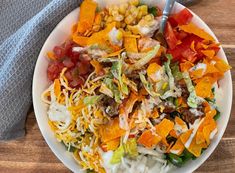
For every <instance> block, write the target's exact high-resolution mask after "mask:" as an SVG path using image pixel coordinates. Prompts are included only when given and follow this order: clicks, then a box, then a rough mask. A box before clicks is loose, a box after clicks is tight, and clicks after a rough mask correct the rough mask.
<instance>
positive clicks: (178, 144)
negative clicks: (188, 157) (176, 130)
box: [170, 138, 185, 155]
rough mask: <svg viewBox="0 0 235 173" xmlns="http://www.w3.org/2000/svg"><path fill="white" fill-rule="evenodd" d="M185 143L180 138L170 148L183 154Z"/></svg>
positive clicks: (178, 153)
mask: <svg viewBox="0 0 235 173" xmlns="http://www.w3.org/2000/svg"><path fill="white" fill-rule="evenodd" d="M184 148H185V147H184V144H183V143H182V142H181V140H180V138H179V139H177V141H176V143H175V144H174V145H173V147H172V148H171V149H170V152H171V153H174V154H177V155H181V154H182V153H183V151H184Z"/></svg>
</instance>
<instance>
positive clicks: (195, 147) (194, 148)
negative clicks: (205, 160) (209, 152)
mask: <svg viewBox="0 0 235 173" xmlns="http://www.w3.org/2000/svg"><path fill="white" fill-rule="evenodd" d="M202 148H207V145H206V143H205V142H204V143H201V144H197V143H196V136H195V137H194V138H193V140H192V142H191V144H190V146H189V148H188V151H189V152H190V153H192V154H193V155H194V156H195V157H199V156H200V155H201V152H202Z"/></svg>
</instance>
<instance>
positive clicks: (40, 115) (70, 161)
mask: <svg viewBox="0 0 235 173" xmlns="http://www.w3.org/2000/svg"><path fill="white" fill-rule="evenodd" d="M99 1H100V2H101V0H99ZM119 2H120V1H119ZM106 3H113V1H110V0H102V4H103V5H104V4H106ZM146 3H147V4H149V5H151V4H152V5H153V4H155V5H158V6H159V7H161V8H162V7H163V6H164V1H162V0H150V1H147V0H146ZM183 8H184V6H182V5H180V4H178V3H176V4H175V6H174V9H173V13H174V12H178V11H180V10H182V9H183ZM192 13H193V12H192ZM78 14H79V8H77V9H75V10H74V11H72V12H71V13H70V14H68V15H67V16H66V17H65V18H64V19H63V20H62V21H61V22H60V23H59V24H58V25H57V26H56V28H55V29H54V30H53V31H52V33H51V34H50V36H49V37H48V39H47V40H46V42H45V43H44V46H43V47H42V50H41V52H40V54H39V56H38V60H37V64H36V67H35V71H34V77H33V90H32V92H33V105H34V111H35V115H36V119H37V122H38V125H39V128H40V130H41V133H42V135H43V137H44V139H45V140H46V142H47V144H48V145H49V147H50V148H51V150H52V151H53V152H54V154H55V155H56V156H57V157H58V158H59V159H60V160H61V162H63V164H64V165H65V166H66V167H68V168H69V169H70V170H72V171H73V172H83V171H82V170H81V167H80V166H79V165H78V164H77V163H76V162H75V160H74V158H73V156H72V154H71V153H69V152H67V151H66V149H65V147H64V146H63V145H62V144H61V143H59V142H58V141H57V140H56V138H55V136H54V134H53V132H52V130H51V129H50V127H49V125H48V118H47V108H48V107H47V106H46V105H45V104H44V103H43V102H42V100H41V94H42V92H43V91H44V90H45V89H46V88H47V87H48V86H49V80H48V79H47V65H48V60H47V58H46V56H45V55H46V52H48V51H50V50H52V49H53V47H54V46H55V45H60V44H61V43H63V42H64V41H65V40H66V39H67V38H68V36H69V34H70V31H71V29H70V28H71V26H72V25H73V24H74V23H76V21H77V19H78ZM193 15H194V17H193V22H194V23H195V24H196V25H197V26H199V27H200V28H203V29H204V30H206V31H207V32H208V33H209V34H211V35H212V36H213V37H214V38H216V37H215V35H214V33H213V32H212V31H211V29H210V28H209V27H208V26H207V25H206V24H205V23H204V22H203V21H202V20H201V19H200V17H198V16H197V15H196V14H194V13H193ZM216 40H217V39H216ZM218 56H219V57H220V58H222V59H224V60H225V61H227V58H226V56H225V53H224V51H223V49H222V47H221V49H220V51H219V53H218ZM219 86H220V90H221V91H222V95H220V96H219V97H218V100H217V104H218V108H219V110H220V112H221V118H220V119H219V120H218V134H217V135H216V136H215V138H214V139H213V141H212V142H211V144H210V146H209V148H208V149H207V150H206V151H205V152H203V154H202V155H201V157H199V158H198V159H196V160H194V161H189V162H188V163H186V164H185V165H184V166H183V167H181V168H177V169H176V170H173V171H172V172H174V173H182V172H183V173H189V172H193V171H194V170H196V169H197V168H198V167H199V166H200V165H202V163H203V162H205V160H206V159H207V158H208V157H209V156H210V155H211V153H212V152H213V151H214V149H215V148H216V146H217V145H218V143H219V141H220V140H221V138H222V136H223V134H224V131H225V129H226V126H227V123H228V120H229V116H230V111H231V105H232V80H231V73H230V71H229V72H227V73H226V74H225V76H224V78H223V79H222V80H220V81H219Z"/></svg>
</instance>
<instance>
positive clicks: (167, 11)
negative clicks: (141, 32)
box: [155, 0, 175, 47]
mask: <svg viewBox="0 0 235 173" xmlns="http://www.w3.org/2000/svg"><path fill="white" fill-rule="evenodd" d="M174 3H175V0H166V4H165V7H164V10H163V14H162V20H161V23H160V28H159V30H158V32H157V33H156V34H155V38H156V39H157V40H158V41H160V43H161V44H162V45H163V46H164V47H166V46H167V43H166V40H165V38H164V31H165V26H166V22H167V19H168V16H169V15H170V13H171V10H172V8H173V6H174Z"/></svg>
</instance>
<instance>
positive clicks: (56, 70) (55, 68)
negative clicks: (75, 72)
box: [47, 61, 64, 81]
mask: <svg viewBox="0 0 235 173" xmlns="http://www.w3.org/2000/svg"><path fill="white" fill-rule="evenodd" d="M63 68H64V65H63V63H60V62H57V61H54V62H52V63H50V64H49V65H48V68H47V76H48V79H49V80H52V81H53V80H55V79H56V78H57V77H58V76H59V74H60V72H61V70H62V69H63Z"/></svg>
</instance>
